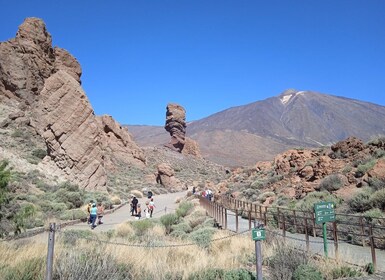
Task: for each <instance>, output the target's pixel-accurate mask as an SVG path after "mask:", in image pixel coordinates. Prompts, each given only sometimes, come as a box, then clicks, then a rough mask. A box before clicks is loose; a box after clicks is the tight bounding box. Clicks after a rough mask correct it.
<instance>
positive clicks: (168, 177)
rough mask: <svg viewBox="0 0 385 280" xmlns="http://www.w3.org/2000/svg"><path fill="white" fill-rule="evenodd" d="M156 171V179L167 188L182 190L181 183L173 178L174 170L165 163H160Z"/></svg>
mask: <svg viewBox="0 0 385 280" xmlns="http://www.w3.org/2000/svg"><path fill="white" fill-rule="evenodd" d="M157 170H158V173H157V176H156V181H157V183H158V184H161V185H162V186H164V187H165V188H166V189H167V190H172V191H176V190H182V187H181V183H180V181H179V180H178V179H176V178H175V171H174V169H172V168H171V166H169V165H168V164H166V163H161V164H159V165H158V167H157Z"/></svg>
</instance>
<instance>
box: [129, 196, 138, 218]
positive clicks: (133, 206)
mask: <svg viewBox="0 0 385 280" xmlns="http://www.w3.org/2000/svg"><path fill="white" fill-rule="evenodd" d="M138 202H139V201H138V199H137V198H136V197H135V196H134V197H133V199H132V200H131V216H135V215H136V214H137V213H138V212H137V209H136V207H137V205H138Z"/></svg>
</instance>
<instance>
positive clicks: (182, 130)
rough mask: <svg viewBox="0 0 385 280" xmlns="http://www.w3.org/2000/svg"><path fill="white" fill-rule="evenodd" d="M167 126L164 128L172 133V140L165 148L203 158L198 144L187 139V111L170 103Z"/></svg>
mask: <svg viewBox="0 0 385 280" xmlns="http://www.w3.org/2000/svg"><path fill="white" fill-rule="evenodd" d="M166 109H167V112H166V124H165V126H164V128H165V129H166V131H167V132H169V133H170V136H171V140H170V142H169V143H168V144H166V145H165V146H166V147H168V148H171V149H172V150H175V151H177V152H180V153H183V154H185V155H193V156H196V157H202V156H201V152H200V149H199V145H198V143H197V142H196V141H195V140H193V139H191V138H188V137H186V111H185V109H184V108H183V107H182V106H181V105H178V104H173V103H170V104H168V105H167V108H166Z"/></svg>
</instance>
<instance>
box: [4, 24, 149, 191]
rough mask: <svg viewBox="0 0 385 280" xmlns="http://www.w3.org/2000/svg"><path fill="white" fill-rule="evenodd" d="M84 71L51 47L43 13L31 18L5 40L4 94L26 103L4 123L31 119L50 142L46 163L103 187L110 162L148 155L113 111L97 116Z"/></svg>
mask: <svg viewBox="0 0 385 280" xmlns="http://www.w3.org/2000/svg"><path fill="white" fill-rule="evenodd" d="M80 77H81V67H80V64H79V63H78V61H77V60H76V59H75V58H74V57H73V56H72V55H71V54H70V53H68V52H67V51H66V50H64V49H61V48H57V47H55V48H52V39H51V35H50V34H49V33H48V32H47V30H46V27H45V24H44V22H43V21H42V20H40V19H37V18H27V19H26V20H25V21H24V23H23V24H21V25H20V27H19V30H18V32H17V34H16V38H14V39H11V40H9V41H7V42H3V43H0V98H2V99H3V100H7V99H8V100H12V102H18V103H20V105H19V107H20V108H23V110H22V112H16V113H13V114H10V115H9V117H8V120H5V121H3V122H2V126H7V125H9V123H10V122H12V121H17V120H18V121H19V123H21V124H24V125H31V126H32V127H34V128H35V130H36V132H37V133H38V134H39V135H40V136H41V137H42V138H43V139H44V141H45V143H46V146H47V154H48V156H47V158H45V159H44V160H43V162H42V163H41V164H43V165H44V164H47V165H49V169H50V171H52V172H54V173H57V174H64V176H65V177H66V178H67V179H68V180H71V181H72V182H73V183H77V184H79V186H80V187H83V188H88V189H98V190H104V189H105V187H106V182H107V171H106V169H108V168H111V169H112V168H113V165H112V164H109V163H111V162H114V161H120V162H123V163H124V164H127V165H130V164H134V165H136V166H139V167H143V166H144V165H145V158H144V154H143V151H142V150H141V149H140V148H139V147H138V146H137V145H136V144H135V143H134V142H133V141H132V140H131V137H130V135H129V133H128V131H127V130H126V129H123V128H122V127H121V126H120V125H119V124H118V123H117V122H115V121H114V120H113V119H112V118H111V117H109V116H102V117H97V116H95V114H94V111H93V109H92V107H91V105H90V103H89V101H88V99H87V96H86V95H85V93H84V91H83V90H82V88H81V86H80V83H81V81H80ZM52 163H54V164H52ZM55 166H56V167H55ZM52 168H56V169H57V170H56V171H57V172H56V171H55V170H52Z"/></svg>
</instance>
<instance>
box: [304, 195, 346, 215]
mask: <svg viewBox="0 0 385 280" xmlns="http://www.w3.org/2000/svg"><path fill="white" fill-rule="evenodd" d="M320 201H328V202H329V201H330V202H333V203H334V204H335V205H336V206H337V205H338V204H340V203H341V199H340V198H338V197H336V196H335V195H333V194H330V193H329V192H312V193H309V194H308V195H307V196H306V197H305V198H304V199H303V200H302V201H300V202H299V204H298V205H297V209H298V210H301V211H305V212H313V211H314V204H315V203H318V202H320Z"/></svg>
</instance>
